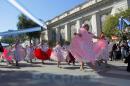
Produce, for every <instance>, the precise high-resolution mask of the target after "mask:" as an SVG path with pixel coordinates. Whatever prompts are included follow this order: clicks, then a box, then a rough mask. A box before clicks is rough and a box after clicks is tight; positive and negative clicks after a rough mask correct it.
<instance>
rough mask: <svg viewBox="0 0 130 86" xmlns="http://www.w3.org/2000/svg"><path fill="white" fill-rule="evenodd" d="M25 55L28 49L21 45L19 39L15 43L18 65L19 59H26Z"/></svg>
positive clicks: (17, 63) (17, 64)
mask: <svg viewBox="0 0 130 86" xmlns="http://www.w3.org/2000/svg"><path fill="white" fill-rule="evenodd" d="M25 56H26V50H25V49H24V48H23V47H22V46H21V45H20V42H19V40H17V41H16V43H15V45H14V57H15V61H16V66H19V61H21V60H24V58H25Z"/></svg>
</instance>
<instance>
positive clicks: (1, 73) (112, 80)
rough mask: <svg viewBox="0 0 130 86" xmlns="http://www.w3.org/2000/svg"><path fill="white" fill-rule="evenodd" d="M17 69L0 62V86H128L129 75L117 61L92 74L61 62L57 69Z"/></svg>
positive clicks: (46, 66) (49, 66)
mask: <svg viewBox="0 0 130 86" xmlns="http://www.w3.org/2000/svg"><path fill="white" fill-rule="evenodd" d="M20 66H21V67H20V68H16V67H15V66H10V65H8V66H7V65H6V64H5V63H0V86H72V85H74V86H129V85H130V73H127V72H126V64H124V63H123V62H121V61H117V62H109V67H108V68H104V66H102V67H99V68H100V70H101V69H102V68H103V70H102V71H99V72H95V71H93V70H92V69H91V68H90V67H87V68H85V70H84V71H80V70H79V64H78V63H76V65H75V66H73V65H67V64H66V63H62V68H57V65H56V62H50V61H49V62H48V61H46V63H45V64H41V63H40V62H35V63H34V64H29V63H25V62H21V65H20Z"/></svg>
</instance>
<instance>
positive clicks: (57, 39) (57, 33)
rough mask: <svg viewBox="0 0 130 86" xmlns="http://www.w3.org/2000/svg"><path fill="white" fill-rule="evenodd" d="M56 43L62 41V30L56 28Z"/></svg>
mask: <svg viewBox="0 0 130 86" xmlns="http://www.w3.org/2000/svg"><path fill="white" fill-rule="evenodd" d="M56 41H60V28H58V27H57V28H56Z"/></svg>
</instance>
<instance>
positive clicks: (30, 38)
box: [29, 37, 32, 46]
mask: <svg viewBox="0 0 130 86" xmlns="http://www.w3.org/2000/svg"><path fill="white" fill-rule="evenodd" d="M31 40H32V37H29V43H30V46H31Z"/></svg>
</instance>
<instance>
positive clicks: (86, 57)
mask: <svg viewBox="0 0 130 86" xmlns="http://www.w3.org/2000/svg"><path fill="white" fill-rule="evenodd" d="M74 35H75V36H74V37H73V39H72V41H71V44H70V51H71V53H72V55H73V56H74V57H75V59H76V60H78V61H79V62H81V66H80V69H81V70H83V69H84V62H91V63H92V65H93V69H95V60H96V58H95V52H94V50H93V48H94V44H93V40H92V38H93V37H95V36H94V35H93V34H92V33H91V32H89V26H88V24H84V25H83V26H82V27H81V28H80V31H79V33H75V34H74Z"/></svg>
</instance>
